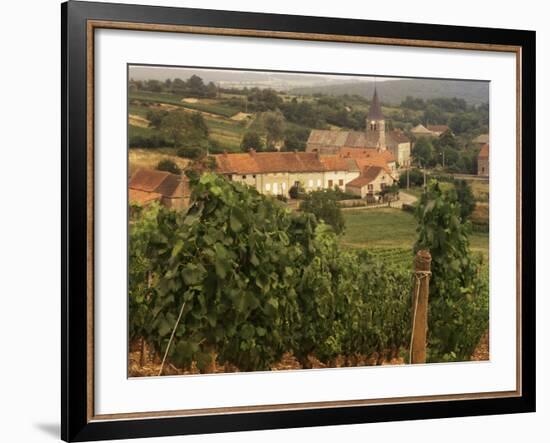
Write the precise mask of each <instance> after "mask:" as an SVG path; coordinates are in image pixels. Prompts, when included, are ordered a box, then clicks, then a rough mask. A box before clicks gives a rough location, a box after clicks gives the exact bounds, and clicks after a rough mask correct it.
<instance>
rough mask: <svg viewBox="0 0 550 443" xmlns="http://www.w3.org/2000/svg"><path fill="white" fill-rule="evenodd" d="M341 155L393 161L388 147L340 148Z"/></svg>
mask: <svg viewBox="0 0 550 443" xmlns="http://www.w3.org/2000/svg"><path fill="white" fill-rule="evenodd" d="M340 156H341V157H349V158H372V159H373V160H374V161H383V162H384V164H386V163H391V162H394V161H395V157H394V156H393V154H392V152H391V151H390V150H389V149H386V150H383V151H382V150H378V149H376V148H350V147H347V146H346V147H343V148H340Z"/></svg>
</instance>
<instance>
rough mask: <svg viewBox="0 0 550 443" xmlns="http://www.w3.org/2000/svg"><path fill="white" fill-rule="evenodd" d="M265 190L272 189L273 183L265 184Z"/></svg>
mask: <svg viewBox="0 0 550 443" xmlns="http://www.w3.org/2000/svg"><path fill="white" fill-rule="evenodd" d="M265 190H266V191H271V185H270V184H269V183H266V184H265Z"/></svg>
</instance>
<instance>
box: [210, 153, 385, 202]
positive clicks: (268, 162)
mask: <svg viewBox="0 0 550 443" xmlns="http://www.w3.org/2000/svg"><path fill="white" fill-rule="evenodd" d="M213 157H214V158H215V160H216V172H217V173H219V174H222V175H224V176H225V177H227V178H228V179H230V180H233V181H237V182H240V183H245V184H247V185H249V186H252V187H254V188H256V190H257V191H258V192H260V193H262V194H266V195H282V196H285V197H287V196H288V192H289V190H290V188H291V187H292V186H294V185H299V186H300V187H301V188H303V189H304V190H305V191H306V192H311V191H315V190H320V189H336V188H339V189H341V190H345V189H346V185H347V184H348V183H349V182H351V181H353V180H354V179H356V178H358V177H360V176H361V174H362V173H363V171H364V170H365V168H366V167H368V166H377V167H379V168H380V169H382V170H383V171H384V173H385V175H387V176H388V177H392V173H393V171H392V168H393V167H394V166H391V165H394V163H395V162H394V161H393V157H391V153H388V154H383V153H377V151H376V150H372V152H368V155H367V154H365V153H363V154H361V155H359V154H358V153H343V154H338V155H321V154H320V153H319V152H255V151H254V150H250V151H249V152H247V153H230V154H229V153H224V154H217V155H214V156H213ZM386 158H387V159H390V160H392V161H391V162H390V163H388V162H387V161H386V160H385V159H386Z"/></svg>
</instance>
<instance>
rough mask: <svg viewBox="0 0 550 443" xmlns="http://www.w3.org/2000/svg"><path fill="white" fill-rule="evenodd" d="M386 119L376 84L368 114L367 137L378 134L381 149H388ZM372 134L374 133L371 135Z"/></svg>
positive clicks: (378, 143)
mask: <svg viewBox="0 0 550 443" xmlns="http://www.w3.org/2000/svg"><path fill="white" fill-rule="evenodd" d="M385 126H386V121H385V119H384V114H383V113H382V107H381V106H380V101H379V100H378V92H377V90H376V85H375V86H374V95H373V96H372V101H371V105H370V108H369V112H368V114H367V121H366V127H367V137H369V136H370V137H373V138H374V137H375V135H376V136H377V140H378V142H377V145H378V146H377V147H378V148H379V149H381V150H385V149H386V127H385ZM371 134H372V135H371Z"/></svg>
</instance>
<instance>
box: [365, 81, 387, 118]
mask: <svg viewBox="0 0 550 443" xmlns="http://www.w3.org/2000/svg"><path fill="white" fill-rule="evenodd" d="M367 120H384V114H382V108H381V107H380V102H379V101H378V92H377V90H376V83H375V84H374V95H373V96H372V102H371V104H370V108H369V113H368V114H367Z"/></svg>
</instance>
